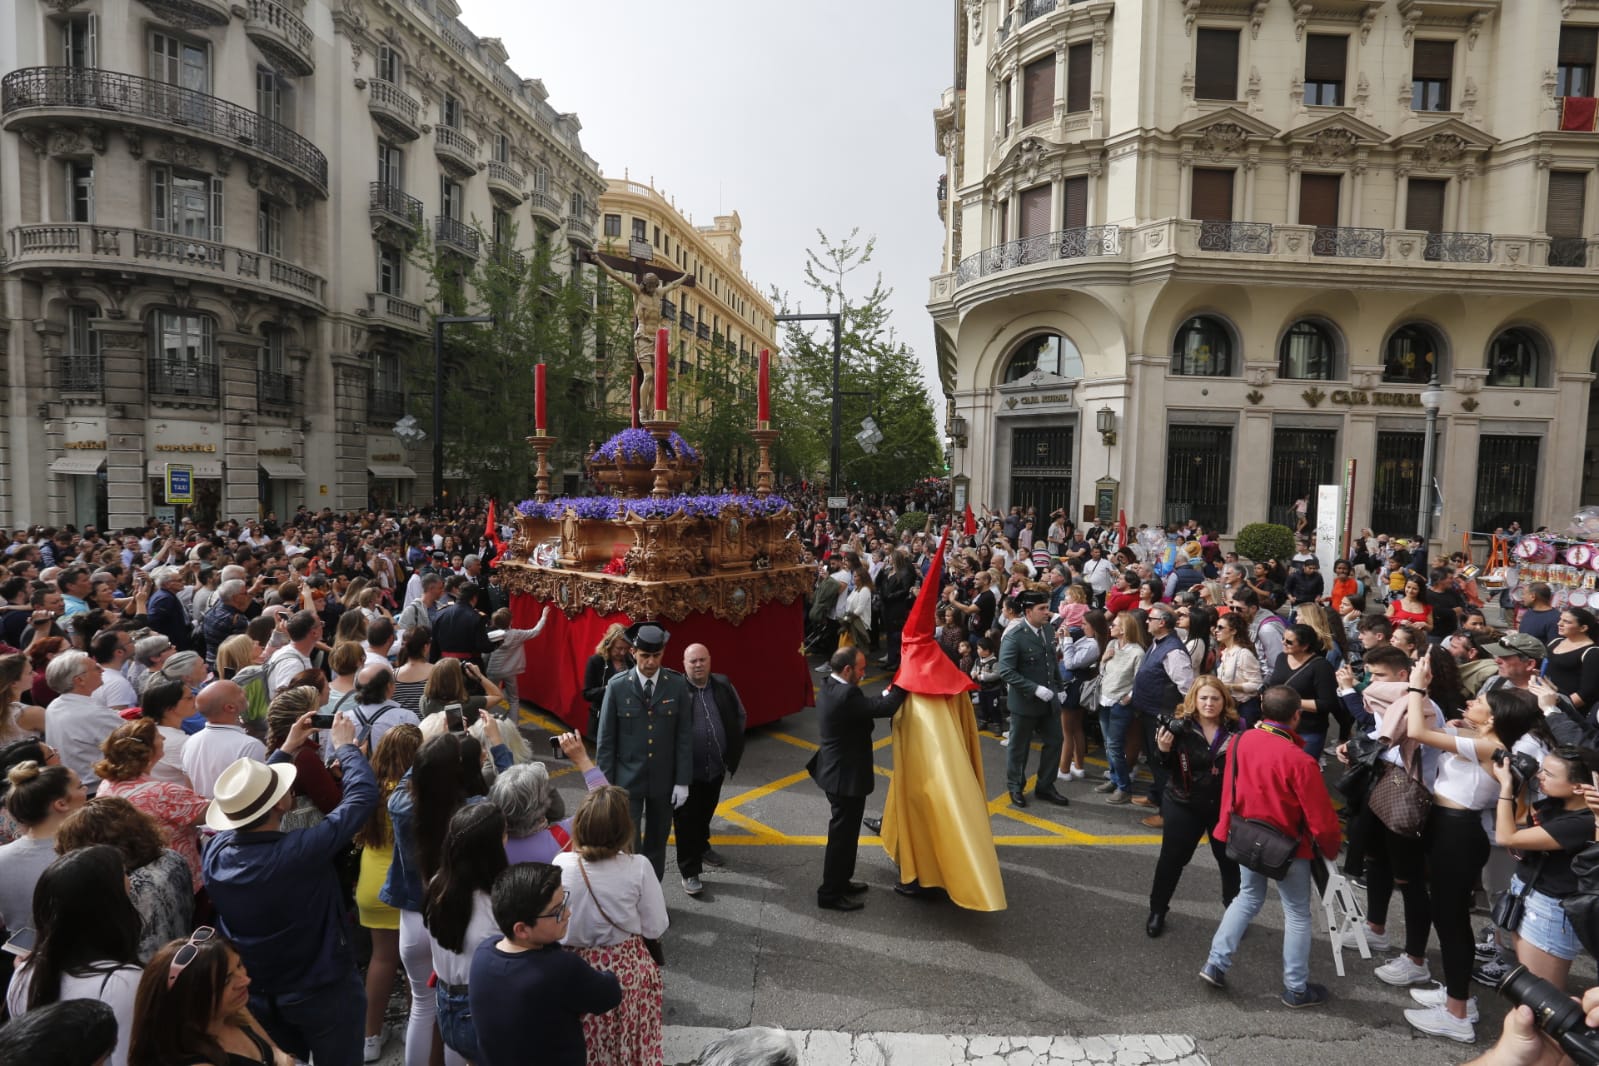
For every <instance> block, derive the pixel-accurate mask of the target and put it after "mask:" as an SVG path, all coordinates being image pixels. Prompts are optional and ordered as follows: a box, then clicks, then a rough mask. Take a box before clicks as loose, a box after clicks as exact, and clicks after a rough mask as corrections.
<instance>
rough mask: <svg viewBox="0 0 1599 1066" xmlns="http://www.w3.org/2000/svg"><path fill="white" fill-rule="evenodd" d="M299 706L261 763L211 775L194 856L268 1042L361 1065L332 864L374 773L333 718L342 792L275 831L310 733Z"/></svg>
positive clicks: (328, 1064) (356, 994)
mask: <svg viewBox="0 0 1599 1066" xmlns="http://www.w3.org/2000/svg"><path fill="white" fill-rule="evenodd" d="M313 716H314V712H307V713H306V714H305V715H303V716H302V717H301V718H300V720H299V721H297V722H295V723H294V727H293V728H292V729H290V730H289V736H288V739H287V740H286V741H285V742H284V745H283V747H282V748H281V749H279V750H278V751H275V752H273V753H272V757H271V759H270V760H269V761H268V762H265V763H263V762H258V761H257V760H255V759H239V760H238V761H236V762H234V763H233V764H232V765H231V766H229V767H228V768H227V769H226V770H224V771H223V772H222V775H221V776H220V777H219V778H217V782H216V791H215V798H214V799H212V801H211V807H210V809H209V810H208V811H207V812H206V818H205V821H206V825H208V826H209V827H211V828H212V829H214V830H216V832H217V835H216V836H215V837H214V838H212V840H211V842H210V843H209V844H208V845H206V848H205V854H204V856H203V858H202V860H201V870H202V873H203V874H204V877H205V887H206V891H207V892H208V893H209V894H210V896H211V901H212V903H214V904H215V905H216V909H217V918H218V919H219V920H218V924H219V925H220V926H221V927H222V933H223V934H224V935H225V936H227V937H228V938H229V939H230V940H232V941H233V944H234V946H235V947H236V948H237V949H238V952H239V957H240V959H241V960H242V961H243V963H244V965H245V968H246V969H247V970H248V971H249V974H250V982H251V983H250V1012H251V1013H252V1014H254V1015H255V1017H256V1018H257V1019H258V1020H259V1021H260V1022H261V1024H262V1026H264V1027H265V1028H266V1030H267V1033H268V1034H269V1035H270V1036H271V1037H272V1039H273V1040H274V1041H276V1042H277V1045H278V1046H279V1047H281V1048H282V1049H283V1050H285V1051H287V1052H288V1053H289V1054H291V1055H293V1056H294V1057H295V1058H296V1059H299V1060H301V1061H307V1060H313V1059H314V1060H315V1062H316V1063H317V1066H360V1064H361V1061H362V1035H363V1029H364V1028H365V1026H364V1020H365V1017H366V987H365V985H364V984H363V983H362V981H361V977H360V975H359V974H358V973H357V972H356V968H355V955H354V952H353V951H352V950H351V947H350V941H349V937H348V936H347V935H346V932H345V923H344V905H343V901H342V893H341V890H340V888H339V878H338V874H337V873H336V872H335V867H334V863H335V860H336V859H338V858H339V857H340V856H342V855H343V854H344V853H345V852H347V851H348V850H349V848H350V842H351V840H352V839H353V838H354V837H355V834H356V831H357V830H358V829H360V828H361V826H363V825H364V824H366V820H367V819H368V818H370V817H371V815H372V812H373V811H374V810H375V809H376V808H377V803H378V785H377V778H376V777H375V776H374V775H373V773H372V767H371V765H370V764H369V763H368V762H367V761H366V757H365V756H364V755H362V754H361V752H360V749H358V748H357V747H356V746H355V723H354V722H353V721H352V720H351V719H350V717H349V716H348V715H345V714H340V715H337V716H335V718H334V720H333V728H332V730H331V732H332V737H333V749H334V755H335V757H336V758H337V759H338V760H339V763H340V765H341V766H342V767H343V769H344V797H343V799H341V800H340V801H339V805H338V806H337V807H335V808H334V809H333V811H332V813H331V814H329V815H328V816H327V819H326V820H325V821H323V822H322V823H321V824H319V825H316V826H313V827H311V828H309V829H301V830H297V831H295V832H292V833H285V832H283V831H282V830H281V829H280V826H281V824H282V821H283V816H284V815H285V814H287V813H288V812H289V811H290V810H291V809H292V808H293V806H294V795H293V792H292V789H291V786H293V784H294V776H295V767H294V754H295V752H297V751H299V750H300V747H301V746H302V745H304V744H306V743H308V742H311V738H312V737H313V736H314V730H313V728H312V725H311V720H312V718H313Z"/></svg>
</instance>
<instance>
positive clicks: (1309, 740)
mask: <svg viewBox="0 0 1599 1066" xmlns="http://www.w3.org/2000/svg"><path fill="white" fill-rule="evenodd" d="M1299 739H1300V740H1303V741H1304V742H1305V754H1306V755H1309V756H1310V757H1311V758H1312V759H1319V758H1321V753H1322V750H1323V749H1324V748H1326V746H1327V734H1326V732H1325V731H1324V732H1321V733H1301V734H1299Z"/></svg>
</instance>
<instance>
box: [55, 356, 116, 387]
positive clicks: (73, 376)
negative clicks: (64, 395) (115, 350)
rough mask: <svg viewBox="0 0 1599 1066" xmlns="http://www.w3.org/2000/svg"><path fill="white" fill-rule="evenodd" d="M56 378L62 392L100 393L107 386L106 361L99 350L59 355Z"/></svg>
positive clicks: (57, 385)
mask: <svg viewBox="0 0 1599 1066" xmlns="http://www.w3.org/2000/svg"><path fill="white" fill-rule="evenodd" d="M55 379H56V388H58V389H60V390H61V391H62V392H69V393H79V394H84V393H88V394H92V395H99V394H100V392H101V391H102V390H103V389H104V388H105V363H104V362H103V361H102V360H101V358H100V353H99V352H81V353H75V354H70V355H59V356H57V357H56V373H55Z"/></svg>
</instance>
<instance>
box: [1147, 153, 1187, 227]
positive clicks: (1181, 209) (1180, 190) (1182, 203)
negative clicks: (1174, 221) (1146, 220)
mask: <svg viewBox="0 0 1599 1066" xmlns="http://www.w3.org/2000/svg"><path fill="white" fill-rule="evenodd" d="M1192 147H1193V146H1192V145H1184V146H1183V154H1182V155H1180V156H1178V157H1177V217H1178V218H1188V217H1190V216H1191V215H1193V213H1194V212H1193V204H1194V195H1193V194H1194V153H1193V151H1192ZM1146 217H1147V215H1146Z"/></svg>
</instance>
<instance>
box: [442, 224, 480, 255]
mask: <svg viewBox="0 0 1599 1066" xmlns="http://www.w3.org/2000/svg"><path fill="white" fill-rule="evenodd" d="M433 236H434V239H435V240H437V241H438V242H439V243H440V244H442V245H445V246H447V247H449V248H450V249H451V250H452V251H456V252H460V253H461V254H463V255H468V256H471V257H473V258H474V259H475V258H477V249H478V238H477V230H475V229H473V228H472V227H471V226H468V225H467V224H466V223H465V222H462V221H461V220H460V219H458V218H451V217H449V216H448V215H440V216H439V217H438V218H437V219H435V220H434V231H433Z"/></svg>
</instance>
